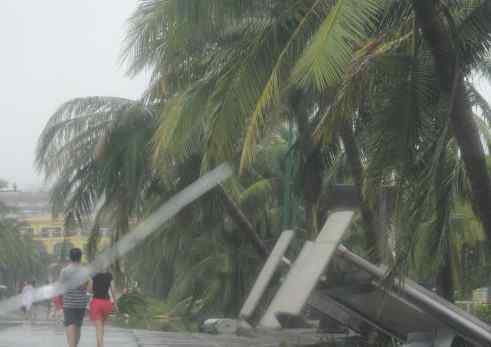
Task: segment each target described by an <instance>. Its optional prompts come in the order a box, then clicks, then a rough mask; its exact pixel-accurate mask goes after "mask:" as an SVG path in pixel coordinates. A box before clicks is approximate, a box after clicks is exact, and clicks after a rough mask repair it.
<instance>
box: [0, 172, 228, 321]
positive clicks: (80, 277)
mask: <svg viewBox="0 0 491 347" xmlns="http://www.w3.org/2000/svg"><path fill="white" fill-rule="evenodd" d="M232 174H233V170H232V168H231V167H230V165H229V164H227V163H224V164H222V165H220V166H218V167H217V168H215V169H214V170H212V171H210V172H208V173H207V174H206V175H204V176H202V177H200V178H199V179H198V180H196V181H195V182H194V183H192V184H191V185H189V186H188V187H186V188H185V189H183V190H182V191H180V192H179V193H177V194H176V195H174V196H173V197H172V198H170V199H169V200H168V201H167V202H165V203H164V204H163V205H162V206H160V207H159V208H158V209H157V210H156V211H155V212H153V213H152V214H151V215H150V216H149V217H148V218H146V219H145V220H144V221H142V222H141V223H140V224H138V226H137V227H136V228H135V229H133V230H132V231H131V232H130V233H128V234H126V235H125V236H124V237H123V238H122V239H121V240H120V241H118V243H116V244H115V245H113V246H112V247H111V248H109V249H108V250H106V251H104V252H103V253H102V254H100V255H99V256H97V257H96V259H95V260H94V261H93V262H92V263H91V264H89V265H88V266H84V267H82V270H81V271H79V273H78V274H77V275H76V276H74V278H72V279H71V281H70V282H68V283H65V284H63V285H62V284H59V283H57V284H54V285H47V286H43V287H40V288H37V289H36V290H35V291H34V302H38V301H43V300H47V299H51V298H53V297H55V296H56V295H60V294H63V293H64V292H65V291H66V290H67V289H70V288H76V287H78V286H80V285H82V284H83V283H85V282H86V281H87V279H88V277H89V275H90V274H91V273H94V272H95V271H98V270H100V269H103V268H105V267H107V266H108V265H110V264H112V263H113V262H114V261H115V260H116V259H117V258H119V257H122V256H124V255H125V254H126V253H128V252H129V251H131V250H132V249H133V248H135V247H136V246H137V245H139V244H140V243H141V242H142V241H143V240H145V239H146V238H147V237H148V236H150V235H151V234H152V233H154V232H155V231H157V230H159V228H160V227H161V226H162V225H163V224H164V223H166V222H167V221H168V220H169V219H171V218H172V217H173V216H175V215H176V214H177V213H179V211H181V210H182V209H183V208H184V207H186V206H187V205H189V204H190V203H191V202H193V201H195V200H196V199H198V198H200V197H201V196H203V195H204V194H205V193H207V192H209V191H210V190H212V189H213V188H214V187H216V186H218V185H219V184H221V183H222V182H224V181H225V180H226V179H228V178H229V177H230V176H232ZM21 306H22V296H21V295H17V296H14V297H11V298H9V299H6V300H3V301H1V302H0V315H3V314H6V313H9V312H12V311H15V310H18V309H19V308H20V307H21Z"/></svg>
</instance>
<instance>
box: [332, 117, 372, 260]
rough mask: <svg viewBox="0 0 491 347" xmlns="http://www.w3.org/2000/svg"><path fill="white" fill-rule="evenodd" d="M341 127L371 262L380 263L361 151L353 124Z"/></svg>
mask: <svg viewBox="0 0 491 347" xmlns="http://www.w3.org/2000/svg"><path fill="white" fill-rule="evenodd" d="M341 123H342V124H341V127H340V136H341V140H342V141H343V145H344V150H345V153H346V159H347V160H348V163H349V165H350V168H351V176H352V177H353V183H354V186H355V191H356V195H357V197H358V206H360V212H361V218H362V219H363V225H364V226H365V228H366V231H367V236H368V244H367V246H368V247H367V248H368V249H371V250H373V251H372V252H371V260H372V261H374V262H375V263H380V261H381V260H382V259H381V258H382V257H381V254H380V251H379V247H378V244H379V242H378V236H377V232H376V225H375V214H374V213H373V211H372V209H371V208H370V206H369V204H368V202H367V200H366V199H365V198H364V196H363V191H362V187H363V166H362V164H361V159H360V151H359V150H358V146H357V145H356V142H355V136H354V133H353V127H352V125H351V122H349V121H342V122H341Z"/></svg>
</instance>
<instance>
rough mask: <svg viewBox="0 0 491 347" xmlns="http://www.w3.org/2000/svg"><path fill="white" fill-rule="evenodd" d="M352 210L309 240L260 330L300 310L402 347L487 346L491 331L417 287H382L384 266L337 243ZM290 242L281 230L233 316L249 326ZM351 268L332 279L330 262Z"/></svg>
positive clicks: (395, 283)
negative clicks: (380, 335)
mask: <svg viewBox="0 0 491 347" xmlns="http://www.w3.org/2000/svg"><path fill="white" fill-rule="evenodd" d="M352 217H353V212H351V211H342V212H335V213H333V214H331V215H330V216H329V218H328V219H327V221H326V224H325V225H324V227H323V229H322V231H321V232H320V234H319V236H318V237H317V239H316V240H315V242H310V241H307V242H306V243H305V244H304V246H303V248H302V250H301V252H300V253H299V255H298V257H297V259H296V260H295V262H293V264H292V265H291V267H290V269H289V271H288V274H287V275H286V278H285V279H284V281H283V282H282V284H281V286H280V288H279V289H278V291H277V293H276V295H275V296H274V298H273V299H272V301H271V302H270V303H269V305H268V307H267V309H266V311H265V313H264V314H262V316H261V317H260V319H259V321H258V324H257V327H258V328H260V329H279V328H281V324H280V322H279V320H278V317H279V316H280V315H288V316H293V317H295V316H301V315H302V313H303V312H304V311H305V309H306V307H310V308H313V309H314V310H316V311H319V312H321V313H323V314H325V315H327V316H328V317H330V319H332V320H334V321H336V322H337V323H339V324H340V325H342V326H344V327H346V328H348V329H350V331H353V332H357V333H364V332H366V330H367V329H376V330H378V331H380V332H382V333H384V334H386V335H389V336H392V337H394V338H397V339H398V340H400V341H402V342H403V343H404V346H405V347H416V346H417V347H431V346H435V347H450V346H451V345H452V343H453V341H454V340H455V338H456V337H461V338H462V339H464V340H465V341H468V342H470V343H472V344H474V345H476V346H490V345H491V327H490V326H489V325H487V324H485V323H484V322H482V321H480V320H479V319H477V318H475V317H474V316H472V315H470V314H469V313H467V312H465V311H463V310H461V309H460V308H458V307H457V306H455V305H453V304H451V303H449V302H447V301H445V300H444V299H442V298H441V297H439V296H437V295H436V294H434V293H433V292H431V291H429V290H427V289H425V288H423V287H422V286H419V285H418V284H416V283H415V282H413V281H411V280H409V279H407V278H404V279H392V280H391V282H390V283H389V284H390V285H389V284H388V283H387V281H386V274H387V268H386V267H384V266H376V265H374V264H371V263H370V262H368V261H367V260H365V259H363V258H361V257H359V256H357V255H356V254H354V253H352V252H350V251H349V250H348V249H346V248H345V247H343V246H342V245H340V242H341V239H342V237H343V236H344V235H345V233H346V231H347V229H348V227H349V224H350V223H351V219H352ZM293 238H294V233H293V231H285V232H283V234H282V235H281V237H280V238H279V239H278V241H277V243H276V245H275V247H274V249H273V251H272V252H271V254H270V256H269V258H268V259H267V261H266V263H265V265H264V267H263V268H262V270H261V272H260V274H259V276H258V278H257V280H256V282H255V284H254V286H253V287H252V289H251V291H250V294H249V296H248V298H247V300H246V301H245V303H244V305H243V307H242V309H241V312H240V315H239V318H240V319H243V320H249V321H250V320H251V318H252V317H253V315H254V314H255V312H256V310H257V309H258V307H259V306H260V305H259V304H260V302H261V297H262V296H263V295H264V293H265V291H266V289H267V287H268V285H269V283H270V281H271V280H272V278H273V276H274V274H275V272H276V270H277V269H278V267H279V265H280V264H281V263H282V261H283V262H284V259H285V252H286V251H287V249H288V246H289V245H290V243H291V241H292V240H293ZM333 261H335V262H336V263H338V264H342V265H343V268H344V269H346V268H348V269H350V271H349V272H348V273H344V280H339V279H333V278H330V277H329V275H327V277H326V278H325V279H323V280H321V279H322V278H323V277H325V275H326V271H327V270H328V267H329V265H330V264H332V262H333Z"/></svg>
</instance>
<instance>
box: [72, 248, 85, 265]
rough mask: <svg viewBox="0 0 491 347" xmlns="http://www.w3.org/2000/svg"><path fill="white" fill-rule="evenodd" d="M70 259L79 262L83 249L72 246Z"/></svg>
mask: <svg viewBox="0 0 491 347" xmlns="http://www.w3.org/2000/svg"><path fill="white" fill-rule="evenodd" d="M70 260H71V261H73V262H75V263H79V262H80V260H82V250H81V249H80V248H72V249H71V250H70Z"/></svg>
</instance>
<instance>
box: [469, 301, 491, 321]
mask: <svg viewBox="0 0 491 347" xmlns="http://www.w3.org/2000/svg"><path fill="white" fill-rule="evenodd" d="M472 311H473V313H474V314H475V315H476V316H477V318H479V319H480V320H482V321H483V322H486V323H488V324H491V305H489V304H476V305H473V307H472Z"/></svg>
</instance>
